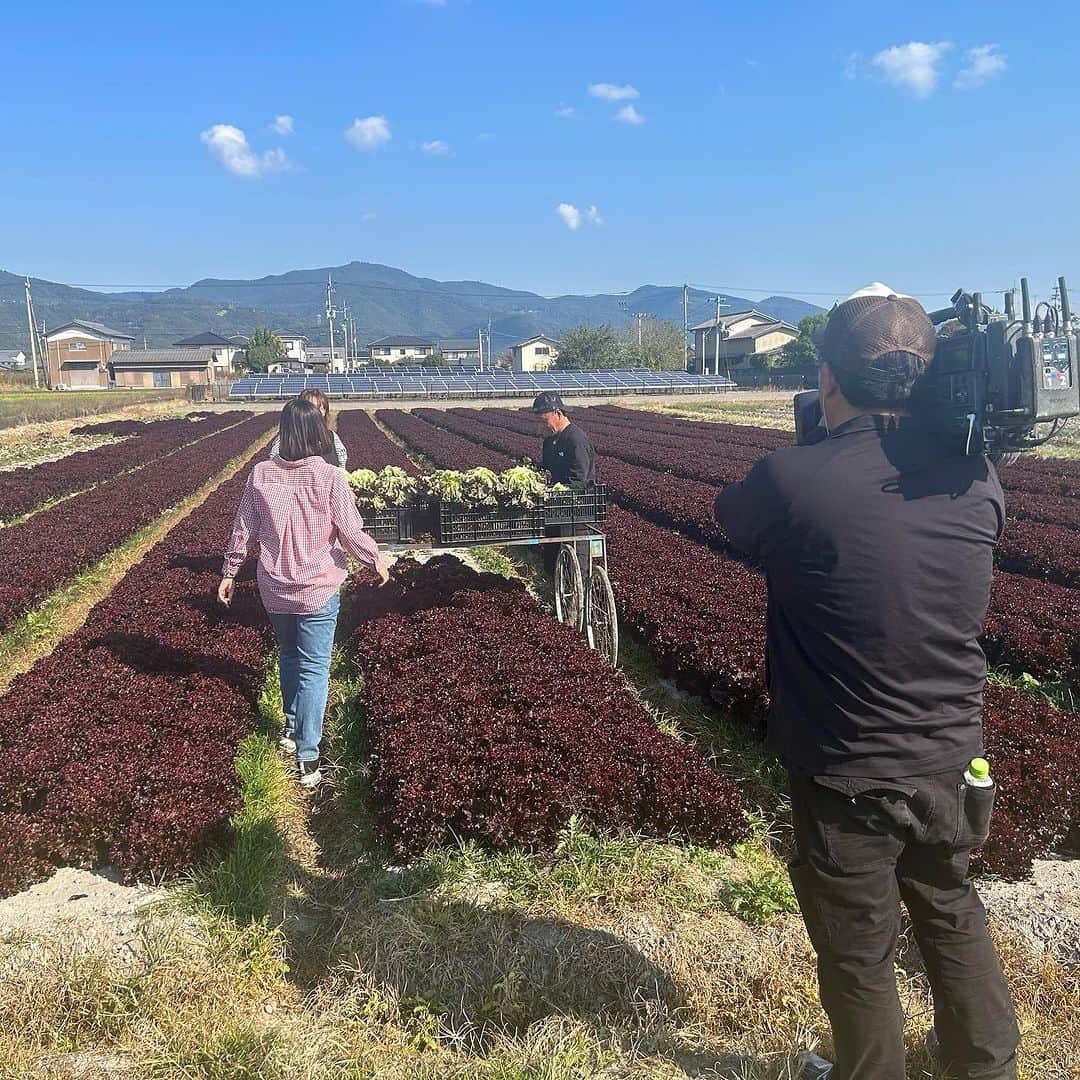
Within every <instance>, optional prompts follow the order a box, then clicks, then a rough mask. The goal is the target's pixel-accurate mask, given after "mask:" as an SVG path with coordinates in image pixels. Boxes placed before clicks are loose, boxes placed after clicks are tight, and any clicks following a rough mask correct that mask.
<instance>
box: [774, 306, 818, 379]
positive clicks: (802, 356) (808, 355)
mask: <svg viewBox="0 0 1080 1080" xmlns="http://www.w3.org/2000/svg"><path fill="white" fill-rule="evenodd" d="M828 321H829V316H828V314H827V313H826V312H824V311H822V312H819V313H818V314H816V315H807V316H805V317H804V318H802V319H800V320H799V336H798V337H797V338H796V339H795V340H794V341H789V342H788V343H787V344H786V345H785V346H784V347H783V348H782V349H780V350H778V351H777V352H775V353H772V354H771V355H769V356H765V357H763V358H762V362H763V363H764V365H765V366H766V367H797V368H812V367H817V366H818V364H820V363H821V357H820V356H819V355H818V350H817V345H815V344H814V335H815V334H816V333H817V332H818V331H819V330H820V329H821V328H822V327H823V326H824V325H825V323H827V322H828Z"/></svg>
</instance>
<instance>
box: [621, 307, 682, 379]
mask: <svg viewBox="0 0 1080 1080" xmlns="http://www.w3.org/2000/svg"><path fill="white" fill-rule="evenodd" d="M685 342H686V339H685V338H684V337H683V330H682V327H681V326H680V325H679V324H678V323H674V322H670V321H668V320H666V319H642V320H641V344H640V345H638V327H637V322H636V321H635V322H634V323H633V324H632V325H631V326H630V329H629V330H627V332H626V336H625V337H624V338H623V347H622V363H623V364H624V365H625V366H626V367H637V368H648V369H649V371H682V370H683V367H684V366H685V364H686V353H685Z"/></svg>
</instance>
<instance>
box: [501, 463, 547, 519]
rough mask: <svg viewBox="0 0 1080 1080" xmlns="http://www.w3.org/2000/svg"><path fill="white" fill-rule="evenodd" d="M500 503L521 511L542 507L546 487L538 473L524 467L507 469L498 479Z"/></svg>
mask: <svg viewBox="0 0 1080 1080" xmlns="http://www.w3.org/2000/svg"><path fill="white" fill-rule="evenodd" d="M499 489H500V490H499V495H500V501H501V502H503V503H505V504H506V505H508V506H515V507H518V508H519V509H522V510H534V509H536V507H538V506H543V504H544V499H545V497H546V496H547V493H548V486H547V484H546V483H545V481H544V478H543V476H541V475H540V473H538V472H535V471H534V470H533V469H530V468H528V467H527V466H525V465H518V466H516V467H515V468H513V469H507V470H506V472H504V473H503V474H502V475H501V476H500V477H499Z"/></svg>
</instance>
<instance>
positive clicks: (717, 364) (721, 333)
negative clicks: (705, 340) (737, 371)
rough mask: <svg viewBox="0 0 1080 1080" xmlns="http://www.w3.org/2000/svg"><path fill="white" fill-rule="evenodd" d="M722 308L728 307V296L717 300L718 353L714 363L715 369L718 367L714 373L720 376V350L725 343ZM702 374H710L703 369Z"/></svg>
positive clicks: (715, 355)
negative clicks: (721, 315) (721, 320)
mask: <svg viewBox="0 0 1080 1080" xmlns="http://www.w3.org/2000/svg"><path fill="white" fill-rule="evenodd" d="M722 307H727V297H726V296H718V297H717V298H716V351H715V354H714V356H713V361H714V364H715V367H716V371H715V372H713V374H714V375H719V374H720V350H721V348H722V345H721V342H722V341H723V336H724V328H723V325H722V324H721V322H720V309H721V308H722ZM702 374H703V375H705V374H708V373H707V372H706V371H705V370H704V369H702Z"/></svg>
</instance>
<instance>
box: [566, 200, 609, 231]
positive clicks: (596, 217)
mask: <svg viewBox="0 0 1080 1080" xmlns="http://www.w3.org/2000/svg"><path fill="white" fill-rule="evenodd" d="M555 213H556V214H558V215H559V217H560V218H561V219H562V223H563V224H564V225H565V226H566V227H567V228H568V229H569V230H570V231H571V232H576V231H577V230H578V229H580V228H581V226H582V225H583V224H584V223H585V222H586V221H587V222H588V223H589V224H590V225H603V224H604V219H603V218H602V217H601V216H600V211H599V210H598V209H597V208H596V206H590V207H589V208H588V210H579V209H578V208H577V207H576V206H575V205H574V204H573V203H566V202H562V203H559V205H558V206H556V207H555Z"/></svg>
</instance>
